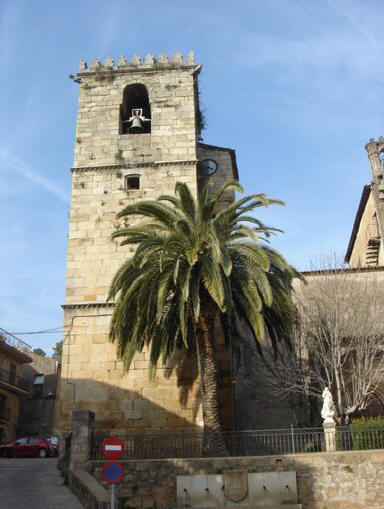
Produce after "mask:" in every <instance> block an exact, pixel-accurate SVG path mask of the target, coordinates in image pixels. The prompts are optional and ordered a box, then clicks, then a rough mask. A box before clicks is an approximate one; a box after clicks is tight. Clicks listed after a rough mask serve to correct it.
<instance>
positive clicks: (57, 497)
mask: <svg viewBox="0 0 384 509" xmlns="http://www.w3.org/2000/svg"><path fill="white" fill-rule="evenodd" d="M0 509H83V506H82V505H81V504H80V502H79V501H78V500H77V498H76V497H75V495H73V494H72V492H71V491H70V490H69V488H67V486H64V485H63V478H62V477H61V475H60V473H59V471H58V470H57V459H56V458H44V459H40V458H9V459H8V458H0Z"/></svg>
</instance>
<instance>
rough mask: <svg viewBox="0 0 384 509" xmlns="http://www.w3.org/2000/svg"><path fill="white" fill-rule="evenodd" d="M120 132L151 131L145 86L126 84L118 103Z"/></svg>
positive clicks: (138, 132)
mask: <svg viewBox="0 0 384 509" xmlns="http://www.w3.org/2000/svg"><path fill="white" fill-rule="evenodd" d="M119 132H120V134H141V133H150V132H151V108H150V105H149V99H148V92H147V88H146V87H145V86H144V85H142V84H140V83H135V84H133V85H127V86H126V87H125V89H124V93H123V103H122V104H121V105H120V129H119Z"/></svg>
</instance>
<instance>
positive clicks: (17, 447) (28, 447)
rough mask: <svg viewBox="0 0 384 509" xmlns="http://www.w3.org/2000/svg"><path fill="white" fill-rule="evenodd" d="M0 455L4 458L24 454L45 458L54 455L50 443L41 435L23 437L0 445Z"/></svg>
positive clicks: (18, 456) (23, 455) (17, 456)
mask: <svg viewBox="0 0 384 509" xmlns="http://www.w3.org/2000/svg"><path fill="white" fill-rule="evenodd" d="M0 456H3V457H5V458H13V457H15V458H20V457H25V456H35V457H38V458H46V457H47V456H54V451H53V449H52V447H51V444H50V443H49V442H47V440H45V438H43V437H24V438H19V439H18V440H16V442H10V443H9V444H4V445H0Z"/></svg>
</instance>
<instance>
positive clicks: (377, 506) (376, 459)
mask: <svg viewBox="0 0 384 509" xmlns="http://www.w3.org/2000/svg"><path fill="white" fill-rule="evenodd" d="M122 463H123V464H124V468H125V476H124V480H123V481H122V483H121V484H119V487H118V493H119V497H120V499H121V500H122V503H123V504H124V505H123V506H122V507H124V508H126V509H128V508H131V509H132V508H153V509H155V508H156V509H172V508H175V506H176V476H177V475H201V474H221V473H222V471H223V470H226V469H236V468H241V469H247V470H248V471H249V472H272V471H291V470H293V471H295V472H296V473H297V488H298V503H300V504H302V507H303V509H342V508H343V509H364V508H366V507H370V508H371V509H382V508H383V507H384V451H382V450H378V451H360V452H336V453H314V454H301V455H288V456H264V457H248V458H246V457H244V458H213V459H189V460H182V459H174V460H166V461H164V460H146V461H145V460H142V461H124V462H122ZM90 468H91V472H92V473H93V475H94V476H95V477H96V479H97V480H98V481H99V482H100V483H101V484H103V485H104V486H105V487H106V485H105V484H104V482H103V481H102V480H101V468H102V462H91V463H90Z"/></svg>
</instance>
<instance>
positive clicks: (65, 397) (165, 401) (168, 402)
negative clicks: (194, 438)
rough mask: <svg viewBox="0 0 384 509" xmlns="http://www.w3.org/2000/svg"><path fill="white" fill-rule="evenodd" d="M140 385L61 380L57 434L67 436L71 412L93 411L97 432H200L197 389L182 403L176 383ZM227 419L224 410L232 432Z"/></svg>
mask: <svg viewBox="0 0 384 509" xmlns="http://www.w3.org/2000/svg"><path fill="white" fill-rule="evenodd" d="M140 385H141V386H143V385H144V387H143V388H141V387H138V389H137V390H132V389H124V388H122V387H116V385H114V384H112V383H107V382H99V381H96V380H91V379H88V378H84V379H80V378H77V379H71V380H70V383H67V382H65V381H62V392H61V400H60V402H59V405H60V410H59V415H60V417H59V423H58V431H60V433H61V434H62V435H66V434H68V432H69V431H70V429H71V417H72V411H73V410H90V411H92V412H94V413H95V415H96V421H95V429H96V430H97V431H100V432H108V433H115V434H127V433H134V434H143V433H146V434H148V433H159V432H160V433H162V432H166V433H171V432H177V431H181V430H190V431H197V430H201V427H202V426H203V420H202V410H201V399H200V389H199V388H193V389H191V394H190V397H188V398H186V400H184V394H185V392H184V391H185V388H184V387H181V388H178V387H177V386H176V384H175V386H174V387H172V386H169V385H164V386H161V385H155V384H154V383H152V382H150V381H149V380H148V379H146V380H142V379H140ZM180 395H181V396H180ZM228 417H229V418H228ZM231 417H232V416H231V415H229V416H226V414H225V407H224V411H223V423H224V428H225V429H232V428H231V427H228V426H229V425H232V419H231ZM228 423H229V424H228ZM225 424H227V426H225Z"/></svg>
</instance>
